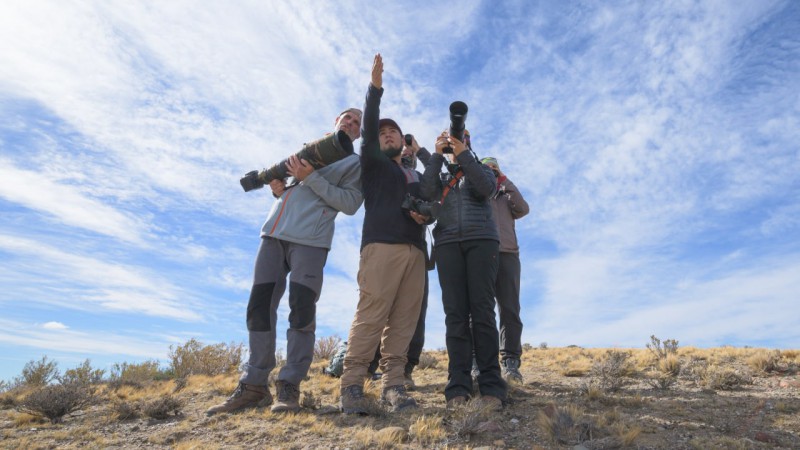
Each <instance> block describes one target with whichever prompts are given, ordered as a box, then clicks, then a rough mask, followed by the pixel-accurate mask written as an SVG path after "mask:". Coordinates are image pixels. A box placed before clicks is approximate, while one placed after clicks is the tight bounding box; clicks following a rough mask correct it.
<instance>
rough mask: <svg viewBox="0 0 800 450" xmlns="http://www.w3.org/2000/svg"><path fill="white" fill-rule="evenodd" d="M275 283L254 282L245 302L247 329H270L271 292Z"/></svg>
mask: <svg viewBox="0 0 800 450" xmlns="http://www.w3.org/2000/svg"><path fill="white" fill-rule="evenodd" d="M273 291H275V283H263V284H256V285H254V286H253V289H252V290H251V291H250V303H248V304H247V331H272V312H271V311H272V293H273Z"/></svg>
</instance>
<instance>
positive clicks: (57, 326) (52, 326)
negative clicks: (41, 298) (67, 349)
mask: <svg viewBox="0 0 800 450" xmlns="http://www.w3.org/2000/svg"><path fill="white" fill-rule="evenodd" d="M42 328H44V329H46V330H66V329H67V328H69V327H68V326H66V325H64V324H63V323H61V322H47V323H43V324H42Z"/></svg>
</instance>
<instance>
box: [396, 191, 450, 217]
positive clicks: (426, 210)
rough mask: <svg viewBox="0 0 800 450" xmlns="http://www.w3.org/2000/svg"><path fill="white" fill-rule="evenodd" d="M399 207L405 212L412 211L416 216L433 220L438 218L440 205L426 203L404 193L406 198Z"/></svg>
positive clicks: (437, 203)
mask: <svg viewBox="0 0 800 450" xmlns="http://www.w3.org/2000/svg"><path fill="white" fill-rule="evenodd" d="M400 207H401V208H403V209H405V210H407V211H414V212H415V213H417V214H420V215H423V216H427V217H430V218H433V219H435V218H437V217H439V211H440V210H441V208H442V204H441V203H439V202H426V201H425V200H422V199H419V198H417V197H414V196H413V195H411V194H408V193H406V197H405V198H404V199H403V203H402V204H401V205H400Z"/></svg>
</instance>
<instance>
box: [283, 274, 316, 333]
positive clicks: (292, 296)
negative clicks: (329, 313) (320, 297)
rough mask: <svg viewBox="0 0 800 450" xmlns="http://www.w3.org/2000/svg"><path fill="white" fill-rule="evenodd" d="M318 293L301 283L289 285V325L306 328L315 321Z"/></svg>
mask: <svg viewBox="0 0 800 450" xmlns="http://www.w3.org/2000/svg"><path fill="white" fill-rule="evenodd" d="M316 300H317V293H316V292H314V291H313V290H312V289H311V288H309V287H308V286H304V285H302V284H300V283H290V285H289V308H290V309H291V312H290V313H289V326H290V327H292V328H305V327H307V326H308V325H310V324H311V322H313V321H314V315H316V313H317V304H316Z"/></svg>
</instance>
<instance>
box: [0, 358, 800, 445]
mask: <svg viewBox="0 0 800 450" xmlns="http://www.w3.org/2000/svg"><path fill="white" fill-rule="evenodd" d="M620 353H624V354H626V355H628V356H625V357H624V358H621V359H623V360H624V361H623V364H619V365H616V366H615V365H613V364H611V363H610V362H609V361H613V358H612V356H614V355H616V356H619V354H620ZM424 356H425V358H424V359H423V362H424V364H423V365H424V366H425V367H424V368H418V370H417V371H415V374H414V375H415V381H416V383H417V389H416V390H415V391H414V392H413V393H412V394H413V396H414V397H415V398H416V399H417V401H418V402H419V407H418V408H417V409H415V410H411V411H404V412H400V413H388V412H386V411H385V410H383V409H381V408H380V406H379V404H378V402H375V405H374V406H375V409H374V414H373V415H371V416H367V417H362V416H345V415H342V414H340V413H338V411H337V410H336V408H335V405H336V404H338V392H339V385H338V381H339V380H338V379H335V378H332V377H329V376H326V375H323V374H322V373H321V369H322V367H323V366H324V365H325V361H319V362H316V363H314V365H313V366H312V375H311V376H310V377H309V378H308V380H306V381H305V382H304V383H303V384H302V386H301V390H302V391H303V393H304V394H303V397H302V403H303V405H304V408H303V410H302V411H301V412H300V413H298V414H283V415H281V414H273V413H271V412H270V411H269V408H256V409H251V410H247V411H244V412H241V413H237V414H228V415H218V416H213V417H206V416H205V415H204V411H205V410H206V409H207V408H208V407H209V406H211V405H213V404H216V403H219V402H221V401H223V400H224V399H225V397H226V396H227V395H228V394H229V393H230V392H231V391H232V390H233V388H234V387H235V385H236V382H237V376H236V375H235V374H231V375H226V376H217V377H206V376H192V377H190V378H189V379H187V380H185V381H181V382H176V381H175V380H167V381H158V382H155V381H154V382H151V383H148V384H146V385H143V386H138V387H137V386H123V387H117V388H116V389H112V388H111V387H110V386H107V385H101V386H98V387H97V399H96V401H95V402H94V403H93V404H92V406H90V407H88V408H86V409H85V410H82V411H77V412H75V413H73V414H71V415H69V416H67V417H65V418H64V420H63V421H62V422H61V423H56V424H53V423H50V422H49V421H43V420H40V419H38V418H36V417H34V416H31V415H30V414H27V413H23V412H20V411H18V410H17V408H16V407H15V405H16V406H18V404H19V402H20V400H21V398H22V397H23V395H24V393H20V392H17V393H14V392H10V393H6V394H4V396H5V397H4V399H3V402H2V404H3V405H4V406H3V409H2V410H1V411H0V433H2V438H1V440H0V447H2V448H15V449H16V448H27V449H34V448H59V449H61V448H148V449H149V448H178V449H190V448H203V449H205V448H289V449H311V448H331V449H372V448H409V449H417V448H484V449H488V448H498V449H512V448H517V449H531V448H533V449H611V448H632V449H716V448H719V449H766V448H786V449H800V376H798V366H800V364H799V362H800V361H798V358H800V352H798V351H782V352H777V351H768V350H764V349H742V348H731V347H722V348H716V349H705V350H700V349H693V348H686V349H680V351H678V352H677V354H676V355H675V357H676V358H675V361H672V363H673V364H675V365H673V366H669V365H668V364H666V363H665V362H662V361H660V360H659V358H657V357H655V356H654V355H653V354H652V352H648V350H647V349H638V350H636V349H633V350H630V349H626V350H619V349H614V350H607V349H581V348H577V347H572V348H528V349H527V350H526V352H525V354H524V356H523V365H522V368H521V372H522V375H523V376H524V379H525V381H524V384H522V385H516V386H513V387H512V388H511V390H510V397H509V404H508V405H507V406H506V407H505V408H504V409H503V411H501V412H488V411H481V410H480V409H479V408H478V406H477V405H478V402H474V403H471V404H468V405H467V406H465V407H461V408H458V409H456V410H454V411H448V410H446V408H445V401H444V396H443V394H442V392H443V389H444V386H445V383H446V381H447V374H446V367H447V361H446V358H447V357H446V354H445V353H444V352H443V351H430V352H426V353H425V354H424ZM619 359H620V358H618V359H617V362H619ZM659 364H660V365H659ZM670 370H671V371H670ZM664 374H671V375H664ZM273 392H274V391H273ZM367 393H368V395H369V396H371V397H377V396H379V388H378V387H377V385H375V384H372V383H369V384H368V386H367ZM163 398H172V399H175V400H177V401H178V403H177V405H178V406H176V407H175V408H174V411H171V412H170V413H169V414H168V417H166V418H163V419H154V418H151V417H148V416H147V415H146V414H145V413H143V412H141V408H139V409H140V411H139V412H138V413H133V414H130V415H126V414H124V412H125V411H128V409H131V408H128V409H126V408H125V407H124V406H125V405H127V406H130V407H134V408H133V409H136V408H135V407H136V405H139V407H140V406H141V405H144V404H146V403H148V402H153V401H155V400H158V399H163Z"/></svg>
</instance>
